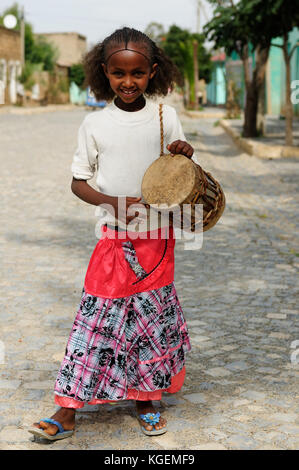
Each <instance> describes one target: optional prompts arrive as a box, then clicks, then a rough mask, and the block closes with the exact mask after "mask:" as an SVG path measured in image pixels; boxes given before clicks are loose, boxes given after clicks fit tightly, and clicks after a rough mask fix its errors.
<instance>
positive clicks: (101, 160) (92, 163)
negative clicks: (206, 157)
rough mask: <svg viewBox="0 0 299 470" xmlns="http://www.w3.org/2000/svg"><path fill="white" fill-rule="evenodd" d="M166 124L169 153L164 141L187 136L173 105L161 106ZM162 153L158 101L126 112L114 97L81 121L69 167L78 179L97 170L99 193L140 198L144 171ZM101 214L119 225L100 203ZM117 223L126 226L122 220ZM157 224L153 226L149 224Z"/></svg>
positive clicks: (90, 176)
mask: <svg viewBox="0 0 299 470" xmlns="http://www.w3.org/2000/svg"><path fill="white" fill-rule="evenodd" d="M163 125H164V151H165V153H169V151H168V150H167V149H166V145H168V144H170V143H172V142H173V141H175V140H178V139H180V140H186V137H185V135H184V132H183V130H182V126H181V123H180V120H179V118H178V116H177V113H176V110H175V109H174V108H173V107H172V106H169V105H163ZM159 156H160V119H159V104H158V103H155V102H153V101H150V100H146V104H145V107H144V108H142V109H141V110H140V111H135V112H128V111H123V110H121V109H119V108H118V107H117V106H116V105H115V104H114V102H112V103H111V104H109V105H108V106H107V107H105V108H104V109H103V110H100V111H96V112H93V113H90V114H88V115H87V116H86V117H85V119H84V120H83V123H82V124H81V126H80V128H79V132H78V146H77V150H76V152H75V154H74V157H73V162H72V165H71V170H72V173H73V176H74V177H75V178H77V179H84V180H89V179H91V178H92V177H93V175H94V173H95V172H97V174H96V184H97V186H98V189H99V191H100V192H101V193H104V194H107V195H109V196H131V197H141V183H142V178H143V175H144V173H145V171H146V170H147V168H148V167H149V166H150V164H151V163H152V162H153V161H154V160H156V159H157V158H158V157H159ZM192 158H193V159H194V156H193V157H192ZM195 160H196V159H195ZM98 214H99V217H100V222H101V223H102V224H105V223H109V224H112V225H114V224H115V219H114V217H113V215H111V214H110V213H109V212H108V211H107V210H105V209H102V208H101V209H100V210H99V211H98ZM118 224H119V225H122V224H120V223H119V221H118ZM154 228H156V227H155V226H153V225H151V229H154Z"/></svg>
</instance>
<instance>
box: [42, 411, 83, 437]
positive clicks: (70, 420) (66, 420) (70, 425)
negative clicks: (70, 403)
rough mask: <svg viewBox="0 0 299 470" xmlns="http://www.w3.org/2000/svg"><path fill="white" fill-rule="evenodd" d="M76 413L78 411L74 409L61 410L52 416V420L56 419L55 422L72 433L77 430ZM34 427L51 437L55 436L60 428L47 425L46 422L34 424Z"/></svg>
mask: <svg viewBox="0 0 299 470" xmlns="http://www.w3.org/2000/svg"><path fill="white" fill-rule="evenodd" d="M75 413H76V410H75V409H73V408H60V410H58V411H56V413H55V414H54V415H53V416H51V419H55V421H58V422H59V423H60V424H62V426H63V427H64V429H65V431H72V430H73V429H74V428H75ZM33 426H35V427H36V428H40V429H43V431H45V432H46V433H47V434H49V435H50V436H55V434H57V432H58V427H57V426H56V425H55V424H51V423H45V422H44V421H40V422H39V423H33Z"/></svg>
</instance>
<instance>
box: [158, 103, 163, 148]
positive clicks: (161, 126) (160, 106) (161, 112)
mask: <svg viewBox="0 0 299 470" xmlns="http://www.w3.org/2000/svg"><path fill="white" fill-rule="evenodd" d="M159 116H160V157H162V155H164V129H163V103H160V104H159Z"/></svg>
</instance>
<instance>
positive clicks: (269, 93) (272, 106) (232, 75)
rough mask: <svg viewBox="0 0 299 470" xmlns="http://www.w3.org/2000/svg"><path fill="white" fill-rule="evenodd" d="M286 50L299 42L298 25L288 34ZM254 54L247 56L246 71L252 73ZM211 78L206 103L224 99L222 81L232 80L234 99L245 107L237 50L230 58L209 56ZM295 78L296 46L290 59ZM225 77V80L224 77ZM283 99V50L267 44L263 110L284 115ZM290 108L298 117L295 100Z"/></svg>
mask: <svg viewBox="0 0 299 470" xmlns="http://www.w3.org/2000/svg"><path fill="white" fill-rule="evenodd" d="M288 39H289V50H292V48H293V47H295V46H296V44H298V43H299V28H294V29H293V30H292V31H290V33H289V38H288ZM272 43H275V44H278V45H282V43H283V39H282V38H277V39H275V40H273V41H272ZM255 59H256V58H255V54H254V53H252V52H251V53H250V56H249V61H248V63H249V73H250V75H251V76H252V73H253V69H254V67H255ZM212 62H213V71H212V80H211V82H210V83H209V84H208V102H209V103H210V104H212V105H214V106H215V105H220V104H223V103H225V101H226V82H227V83H228V82H229V80H232V81H233V82H234V83H235V86H236V89H237V90H238V96H239V98H238V101H239V104H240V106H241V108H242V109H244V108H245V101H246V89H245V80H244V68H243V62H242V60H241V58H240V57H239V55H238V54H237V52H235V51H234V52H232V54H231V55H230V57H225V55H224V54H218V55H217V56H214V57H212ZM298 77H299V45H298V46H297V47H296V48H295V50H294V53H293V55H292V59H291V82H293V83H295V81H297V80H298ZM225 78H226V80H225ZM285 101H286V68H285V62H284V58H283V52H282V49H281V48H280V47H276V46H271V47H270V52H269V59H268V62H267V66H266V76H265V113H266V114H270V115H280V114H282V115H283V114H284V108H285ZM293 110H294V114H295V115H296V116H299V103H297V102H296V103H293Z"/></svg>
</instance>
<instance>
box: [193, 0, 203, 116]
mask: <svg viewBox="0 0 299 470" xmlns="http://www.w3.org/2000/svg"><path fill="white" fill-rule="evenodd" d="M196 3H197V5H196V32H197V33H198V34H199V33H200V7H201V0H196ZM193 68H194V95H195V96H194V109H195V110H196V109H198V42H197V40H196V39H194V41H193Z"/></svg>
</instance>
